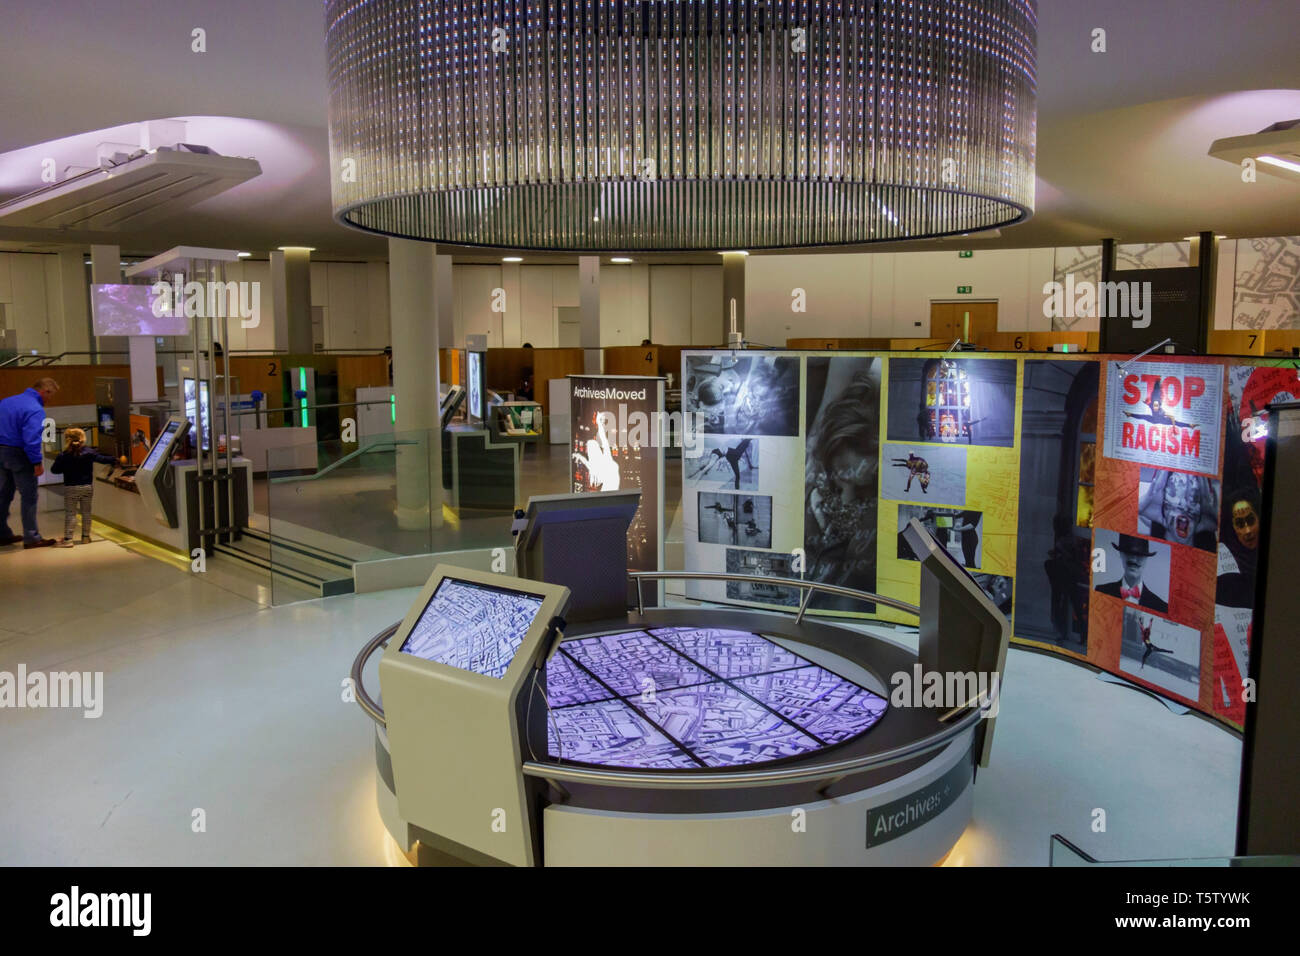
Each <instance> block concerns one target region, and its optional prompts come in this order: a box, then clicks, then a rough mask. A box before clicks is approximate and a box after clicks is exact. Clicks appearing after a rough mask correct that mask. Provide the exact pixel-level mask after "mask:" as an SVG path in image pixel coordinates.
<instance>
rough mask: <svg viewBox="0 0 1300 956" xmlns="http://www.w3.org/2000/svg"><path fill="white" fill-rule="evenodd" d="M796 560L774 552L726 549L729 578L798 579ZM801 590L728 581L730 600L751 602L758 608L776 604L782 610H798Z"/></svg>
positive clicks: (754, 582)
mask: <svg viewBox="0 0 1300 956" xmlns="http://www.w3.org/2000/svg"><path fill="white" fill-rule="evenodd" d="M794 562H795V556H794V555H793V554H781V553H779V552H774V551H747V550H745V549H743V548H728V549H727V573H728V574H752V575H754V576H755V577H758V578H797V577H799V575H798V574H797V573H796V572H795V571H794V570H793V569H794ZM799 596H800V592H799V589H798V588H784V587H781V586H780V585H778V584H762V583H760V582H757V581H728V582H727V600H729V601H750V602H753V603H755V604H776V605H779V606H781V607H798V606H799Z"/></svg>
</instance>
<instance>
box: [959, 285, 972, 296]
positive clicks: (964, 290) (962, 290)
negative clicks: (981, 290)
mask: <svg viewBox="0 0 1300 956" xmlns="http://www.w3.org/2000/svg"><path fill="white" fill-rule="evenodd" d="M957 294H958V295H970V286H968V285H959V286H957Z"/></svg>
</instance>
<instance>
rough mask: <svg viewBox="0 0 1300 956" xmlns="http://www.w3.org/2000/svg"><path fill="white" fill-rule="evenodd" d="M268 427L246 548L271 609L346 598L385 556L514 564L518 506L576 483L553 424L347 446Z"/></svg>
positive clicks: (670, 510) (671, 484)
mask: <svg viewBox="0 0 1300 956" xmlns="http://www.w3.org/2000/svg"><path fill="white" fill-rule="evenodd" d="M272 430H273V431H276V432H283V434H277V435H276V436H275V441H274V442H273V443H271V444H270V447H269V448H268V450H267V451H266V452H265V460H264V461H259V462H256V463H255V471H256V472H258V473H259V477H258V478H257V479H256V481H255V489H254V499H255V508H254V511H255V512H256V514H255V517H254V521H253V525H254V527H253V530H252V533H250V535H249V536H248V541H246V542H245V543H244V545H243V546H244V547H245V548H246V549H248V550H250V551H256V552H257V554H256V556H255V558H254V560H255V561H261V562H262V563H264V564H265V566H266V570H267V573H268V574H269V575H270V578H271V590H272V600H273V603H275V604H284V603H289V602H292V601H300V600H305V599H309V598H313V597H321V596H330V595H333V594H338V593H347V592H349V591H350V590H352V584H353V582H355V581H357V580H363V582H364V581H366V580H368V581H370V584H371V585H373V580H374V579H373V575H374V574H376V573H379V571H377V570H376V567H369V568H365V569H363V570H361V571H357V570H355V569H356V568H357V567H358V566H360V565H373V564H374V563H375V562H380V561H384V560H388V559H392V558H407V557H412V556H435V557H443V558H445V559H446V560H448V561H451V562H453V563H454V562H458V561H465V562H468V563H469V564H470V566H486V564H485V562H486V560H487V559H486V558H485V557H484V552H490V551H491V550H492V549H494V548H504V549H506V552H507V560H510V559H511V558H512V555H510V550H511V549H512V548H513V544H514V542H513V539H512V537H511V535H510V527H511V523H512V520H513V513H514V510H515V508H522V507H524V506H525V505H526V504H527V502H528V499H529V498H530V497H532V496H534V495H553V494H561V493H566V492H570V491H572V490H573V480H572V458H571V456H570V451H569V445H568V441H567V436H566V440H565V441H563V442H562V443H554V444H553V443H552V442H551V440H550V439H551V436H550V434H549V430H547V431H546V432H545V433H544V434H543V436H542V437H541V438H540V440H538V439H529V440H520V439H517V438H514V437H512V436H508V435H505V434H504V433H496V434H494V433H492V432H489V431H488V430H481V429H473V428H469V427H466V426H453V428H451V429H449V430H447V431H439V430H432V431H429V430H421V431H403V432H390V433H384V434H378V435H371V436H364V437H359V438H358V441H356V442H353V443H347V444H345V443H342V442H339V441H325V442H312V441H310V440H307V441H298V440H297V439H299V438H307V437H308V436H309V435H310V433H309V432H307V431H306V430H303V429H292V428H276V429H272ZM295 432H297V434H294V433H295ZM676 454H679V453H678V452H677V450H676V449H671V450H670V451H669V455H668V460H667V461H666V462H665V468H664V471H665V475H664V478H665V481H664V515H663V519H664V539H665V566H666V567H667V568H679V567H681V560H682V521H681V462H680V460H679V459H678V458H676V457H675V455H676ZM263 472H265V474H264V475H263V474H262V473H263ZM426 563H427V562H426ZM430 566H431V565H430ZM390 567H396V566H390ZM406 573H407V572H405V571H404V572H403V574H406ZM367 575H370V576H371V577H369V578H367ZM366 586H370V585H366ZM679 587H680V585H676V584H674V588H675V589H677V588H679Z"/></svg>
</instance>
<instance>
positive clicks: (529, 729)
mask: <svg viewBox="0 0 1300 956" xmlns="http://www.w3.org/2000/svg"><path fill="white" fill-rule="evenodd" d="M568 602H569V590H568V588H564V587H557V586H555V585H550V584H543V583H541V582H539V581H524V580H521V579H519V578H508V577H504V576H503V575H499V574H490V573H485V572H480V571H471V570H468V569H465V568H454V567H450V566H443V565H439V566H438V567H437V568H435V569H434V572H433V576H432V577H431V578H430V579H429V582H428V583H427V584H426V585H425V586H424V590H423V591H422V592H421V593H420V596H419V598H418V599H417V600H416V602H415V604H414V605H413V606H412V607H411V610H410V611H409V612H408V613H407V615H406V618H405V620H403V621H402V626H401V627H400V628H399V629H398V632H397V634H396V635H395V636H394V638H393V640H392V642H391V643H390V644H389V645H388V649H387V650H386V651H385V653H384V656H383V659H382V660H381V661H380V662H379V683H380V687H381V688H382V691H383V698H384V706H385V708H386V709H387V712H388V714H389V715H390V717H389V722H388V727H389V730H388V743H389V748H390V753H391V755H392V773H393V777H394V779H395V781H396V787H397V794H398V795H399V796H398V808H399V811H400V813H401V815H402V817H403V818H404V819H405V820H407V821H408V822H409V823H410V824H411V825H413V826H415V827H417V828H419V831H420V837H419V838H420V839H422V840H424V841H426V842H427V843H430V844H431V845H435V846H436V847H437V848H438V849H440V850H442V851H443V852H447V853H451V854H453V855H456V856H459V857H461V858H464V859H471V860H484V861H487V860H495V861H500V862H503V863H510V864H514V865H516V866H532V865H534V864H536V863H538V862H540V860H541V848H540V843H539V840H540V834H541V826H540V821H539V820H538V815H539V813H540V805H539V802H538V800H537V794H536V792H535V791H536V789H537V786H536V784H533V783H531V782H530V781H528V780H527V778H525V776H524V774H523V772H522V767H523V764H524V763H525V762H526V761H527V760H529V759H531V751H533V750H535V749H536V748H537V746H538V738H537V736H536V735H537V734H540V740H541V749H542V751H543V752H544V751H545V746H546V745H545V733H546V731H545V728H546V704H545V700H546V694H545V689H544V687H543V686H542V685H543V684H544V676H543V673H542V668H543V667H544V666H545V663H546V660H547V657H548V656H549V655H550V654H553V653H554V652H555V648H556V646H557V645H558V642H559V640H560V638H561V637H562V636H563V633H562V628H563V624H562V622H561V621H560V620H559V616H560V615H562V614H563V613H564V611H565V608H566V606H567V605H568ZM539 688H541V689H540V691H539ZM530 735H533V736H532V740H531V741H530V739H529V737H530Z"/></svg>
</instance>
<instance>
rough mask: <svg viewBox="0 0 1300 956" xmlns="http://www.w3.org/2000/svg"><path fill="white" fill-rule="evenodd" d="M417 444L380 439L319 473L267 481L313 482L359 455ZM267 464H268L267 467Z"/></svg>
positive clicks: (334, 462)
mask: <svg viewBox="0 0 1300 956" xmlns="http://www.w3.org/2000/svg"><path fill="white" fill-rule="evenodd" d="M418 444H420V443H419V442H418V441H415V440H414V439H411V438H381V439H378V440H376V441H373V442H371V443H370V444H369V445H366V446H364V447H363V448H358V449H357V450H356V451H350V452H348V453H347V454H346V455H344V456H343V457H342V458H340V459H339V460H338V461H333V462H330V463H329V464H328V465H326V466H325V467H324V468H322V469H321V470H320V471H318V472H315V473H314V474H310V475H289V476H287V477H283V478H268V479H267V481H269V482H270V483H271V484H273V485H281V484H287V483H289V482H291V481H315V480H316V479H317V478H324V477H325V476H326V475H328V474H329V473H330V472H331V471H333V470H334V469H335V468H337V467H339V465H342V464H345V463H346V462H349V461H351V460H352V459H353V458H357V457H359V456H361V455H368V454H370V452H372V451H377V450H378V449H381V448H389V447H392V448H396V447H397V446H398V445H418ZM269 464H270V463H269V462H268V465H269Z"/></svg>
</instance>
